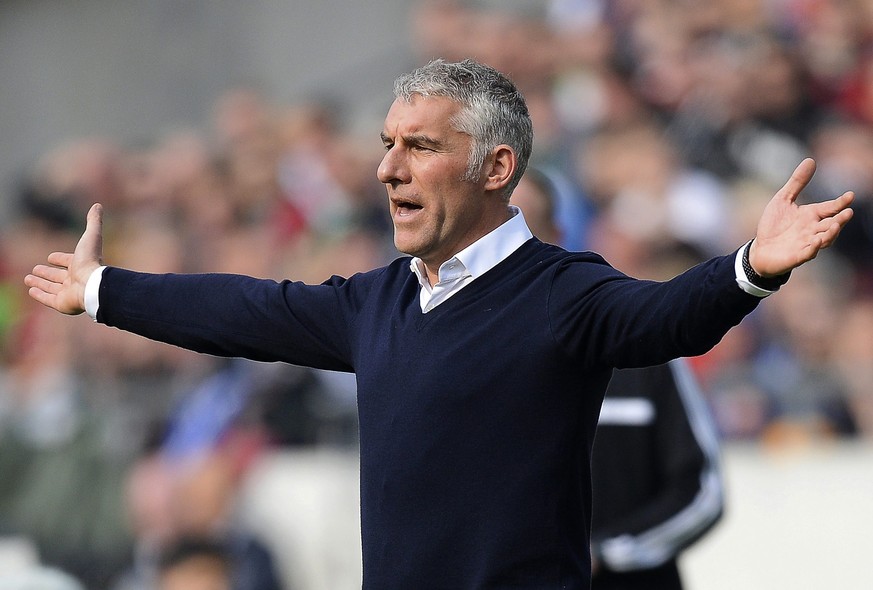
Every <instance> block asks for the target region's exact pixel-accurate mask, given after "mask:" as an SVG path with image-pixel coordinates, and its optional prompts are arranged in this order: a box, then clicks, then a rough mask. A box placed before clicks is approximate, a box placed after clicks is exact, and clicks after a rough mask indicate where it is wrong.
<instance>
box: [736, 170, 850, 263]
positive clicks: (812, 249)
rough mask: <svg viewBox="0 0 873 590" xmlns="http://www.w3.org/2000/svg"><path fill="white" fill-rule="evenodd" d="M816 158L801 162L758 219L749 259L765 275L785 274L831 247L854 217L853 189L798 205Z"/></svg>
mask: <svg viewBox="0 0 873 590" xmlns="http://www.w3.org/2000/svg"><path fill="white" fill-rule="evenodd" d="M814 173H815V161H814V160H813V159H812V158H807V159H806V160H804V161H803V162H801V163H800V164H799V165H798V166H797V168H795V170H794V173H793V174H792V175H791V178H790V179H788V182H786V183H785V186H783V187H782V188H781V189H780V190H779V192H777V193H776V195H775V196H774V197H773V198H772V199H771V200H770V202H769V203H768V204H767V206H766V207H765V208H764V213H763V214H762V216H761V219H760V220H759V221H758V229H757V235H756V236H755V240H754V241H753V242H752V246H751V249H750V250H749V262H750V263H751V265H752V268H753V269H754V270H755V272H757V273H758V274H759V275H761V276H762V277H774V276H778V275H782V274H785V273H787V272H789V271H790V270H791V269H793V268H796V267H798V266H800V265H801V264H803V263H804V262H808V261H810V260H812V259H813V258H815V257H816V256H817V255H818V253H819V251H821V250H823V249H824V248H827V247H828V246H830V245H831V244H832V243H833V242H834V240H835V239H836V238H837V236H838V235H839V233H840V231H841V230H842V229H843V227H844V226H845V225H846V223H848V221H849V220H850V219H851V218H852V209H850V208H849V206H850V205H851V204H852V200H853V199H854V197H855V195H854V193H852V192H851V191H849V192H845V193H843V194H842V195H840V196H839V197H837V198H835V199H832V200H830V201H824V202H821V203H810V204H807V205H798V204H797V197H798V196H799V195H800V192H801V191H802V190H803V189H804V188H805V187H806V185H807V184H809V181H810V180H812V175H813V174H814Z"/></svg>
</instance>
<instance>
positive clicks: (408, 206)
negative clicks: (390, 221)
mask: <svg viewBox="0 0 873 590" xmlns="http://www.w3.org/2000/svg"><path fill="white" fill-rule="evenodd" d="M394 206H395V207H396V209H395V214H396V215H397V216H398V217H408V216H410V215H414V214H415V213H416V212H417V211H420V210H421V208H422V207H421V205H419V204H418V203H413V202H412V201H404V200H396V201H394Z"/></svg>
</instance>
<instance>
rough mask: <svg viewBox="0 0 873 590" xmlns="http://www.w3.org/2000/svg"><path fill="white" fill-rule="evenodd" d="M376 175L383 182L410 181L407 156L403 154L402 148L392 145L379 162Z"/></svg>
mask: <svg viewBox="0 0 873 590" xmlns="http://www.w3.org/2000/svg"><path fill="white" fill-rule="evenodd" d="M376 177H377V178H378V179H379V182H381V183H383V184H402V183H406V182H409V168H408V166H407V165H406V158H405V157H404V156H403V153H402V148H400V147H399V146H397V145H394V146H392V147H391V148H390V149H389V150H388V151H387V152H385V155H384V156H383V157H382V161H381V162H380V163H379V168H377V169H376Z"/></svg>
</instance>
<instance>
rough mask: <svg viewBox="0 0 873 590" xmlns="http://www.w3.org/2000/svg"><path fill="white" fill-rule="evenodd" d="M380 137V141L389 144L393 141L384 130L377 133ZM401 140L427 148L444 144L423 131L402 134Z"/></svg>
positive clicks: (439, 146) (440, 146)
mask: <svg viewBox="0 0 873 590" xmlns="http://www.w3.org/2000/svg"><path fill="white" fill-rule="evenodd" d="M379 135H380V137H381V138H382V143H384V144H389V143H393V142H394V139H393V138H391V137H389V136H388V134H386V133H385V132H384V131H383V132H382V133H380V134H379ZM401 137H402V138H403V141H405V142H406V143H408V144H410V145H420V146H424V147H429V148H442V147H443V146H444V145H445V144H444V142H442V141H440V140H438V139H435V138H433V137H431V136H429V135H424V134H423V133H411V134H409V135H402V136H401Z"/></svg>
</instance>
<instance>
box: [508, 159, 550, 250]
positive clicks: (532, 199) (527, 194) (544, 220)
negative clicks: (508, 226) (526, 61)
mask: <svg viewBox="0 0 873 590" xmlns="http://www.w3.org/2000/svg"><path fill="white" fill-rule="evenodd" d="M548 198H549V197H548V196H547V195H544V194H543V192H542V189H541V188H540V187H539V186H537V185H536V183H534V182H532V181H531V180H530V179H529V178H528V177H527V176H522V177H521V181H520V182H519V183H518V186H517V187H516V188H515V190H514V191H512V198H511V199H510V202H511V203H512V204H513V205H515V206H516V207H518V208H519V209H521V211H522V213H524V220H525V221H526V222H527V226H528V227H529V228H530V231H531V233H532V234H533V235H535V236H536V237H538V238H539V239H540V240H542V241H543V242H546V243H549V244H558V243H559V242H560V231H559V230H558V227H557V225H556V224H555V220H554V219H553V218H552V215H551V213H550V211H549V206H548Z"/></svg>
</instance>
